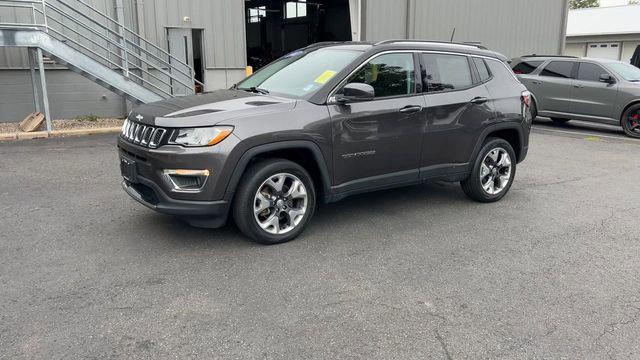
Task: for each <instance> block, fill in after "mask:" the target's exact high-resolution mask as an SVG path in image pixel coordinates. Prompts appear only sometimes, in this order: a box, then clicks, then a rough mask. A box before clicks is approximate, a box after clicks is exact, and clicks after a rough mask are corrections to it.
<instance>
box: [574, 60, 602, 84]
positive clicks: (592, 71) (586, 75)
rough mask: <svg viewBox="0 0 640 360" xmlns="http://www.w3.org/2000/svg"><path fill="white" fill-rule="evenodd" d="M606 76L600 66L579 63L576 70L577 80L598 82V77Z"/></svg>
mask: <svg viewBox="0 0 640 360" xmlns="http://www.w3.org/2000/svg"><path fill="white" fill-rule="evenodd" d="M602 74H608V72H607V71H606V70H605V69H603V68H602V66H599V65H596V64H591V63H580V69H579V70H578V80H585V81H600V75H602Z"/></svg>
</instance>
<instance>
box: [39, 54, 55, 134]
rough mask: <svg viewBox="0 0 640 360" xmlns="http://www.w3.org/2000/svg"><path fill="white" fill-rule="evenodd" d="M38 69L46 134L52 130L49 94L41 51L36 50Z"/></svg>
mask: <svg viewBox="0 0 640 360" xmlns="http://www.w3.org/2000/svg"><path fill="white" fill-rule="evenodd" d="M37 51H38V68H39V69H40V85H41V86H42V104H43V105H44V116H45V118H46V120H47V132H51V131H52V130H53V126H52V124H51V112H50V111H49V93H48V92H47V80H46V79H45V76H44V61H43V60H42V57H43V56H42V50H41V49H40V48H38V50H37Z"/></svg>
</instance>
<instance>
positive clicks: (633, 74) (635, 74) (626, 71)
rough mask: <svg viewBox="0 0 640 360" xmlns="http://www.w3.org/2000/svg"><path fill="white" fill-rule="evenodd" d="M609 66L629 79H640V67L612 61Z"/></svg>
mask: <svg viewBox="0 0 640 360" xmlns="http://www.w3.org/2000/svg"><path fill="white" fill-rule="evenodd" d="M608 65H609V67H610V68H611V69H612V70H613V71H615V73H616V74H618V75H620V76H621V77H622V78H623V79H625V80H627V81H640V69H638V68H637V67H635V66H633V65H630V64H625V63H610V64H608Z"/></svg>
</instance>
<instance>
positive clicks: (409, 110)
mask: <svg viewBox="0 0 640 360" xmlns="http://www.w3.org/2000/svg"><path fill="white" fill-rule="evenodd" d="M419 111H422V106H420V105H407V106H405V107H403V108H402V109H400V112H401V113H403V114H413V113H417V112H419Z"/></svg>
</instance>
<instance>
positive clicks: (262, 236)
mask: <svg viewBox="0 0 640 360" xmlns="http://www.w3.org/2000/svg"><path fill="white" fill-rule="evenodd" d="M529 104H530V97H529V92H528V91H527V90H526V89H525V87H524V86H523V85H522V84H521V83H520V82H519V81H518V80H517V79H516V77H515V75H514V74H513V72H512V71H511V69H510V68H509V66H508V65H507V63H506V59H505V58H504V57H503V56H502V55H499V54H497V53H494V52H491V51H487V50H483V49H480V48H478V47H475V46H470V45H464V44H452V43H437V42H420V41H383V42H379V43H376V44H373V43H338V44H336V43H332V44H316V45H313V46H310V47H307V48H304V49H302V50H299V51H295V52H293V53H291V54H288V55H286V56H284V57H282V58H280V59H278V60H276V61H274V62H273V63H271V64H270V65H268V66H266V67H264V68H263V69H261V70H260V71H258V72H256V73H255V74H254V75H252V76H251V77H249V78H247V79H245V80H244V81H242V82H240V83H238V84H237V85H235V86H233V87H232V88H231V89H228V90H219V91H213V92H210V93H205V94H201V95H194V96H187V97H178V98H173V99H169V100H165V101H160V102H157V103H152V104H146V105H142V106H140V107H138V108H137V109H135V110H134V111H132V112H131V114H130V115H129V117H128V119H127V120H126V122H125V125H124V126H123V129H122V134H121V135H120V137H119V140H118V148H119V154H120V166H121V172H122V176H123V177H124V180H123V182H122V187H123V188H124V190H125V191H126V192H127V193H128V194H129V195H130V196H131V197H133V198H134V199H135V200H137V201H138V202H140V203H142V204H143V205H145V206H147V207H149V208H151V209H154V210H156V211H159V212H162V213H166V214H172V215H175V216H178V217H180V218H183V219H185V220H186V221H188V222H189V223H191V224H192V225H194V226H201V227H210V228H215V227H220V226H222V225H224V224H225V223H226V221H227V218H228V216H229V215H230V214H231V216H232V217H233V219H234V220H235V223H236V224H237V226H238V228H239V229H240V230H241V231H242V232H243V233H244V234H246V235H247V236H249V237H250V238H252V239H253V240H255V241H258V242H260V243H265V244H275V243H281V242H285V241H289V240H291V239H293V238H295V237H296V236H298V235H299V234H300V233H301V232H302V231H303V229H304V228H305V226H306V225H307V224H308V223H309V221H310V219H311V217H312V216H313V214H314V209H315V207H316V204H317V203H320V202H332V201H337V200H340V199H342V198H344V197H347V196H350V195H354V194H357V193H362V192H368V191H375V190H381V189H386V188H392V187H398V186H405V185H411V184H417V183H421V182H424V181H429V180H445V181H456V182H457V181H459V182H461V183H462V189H463V190H464V192H465V193H466V194H467V195H468V196H469V197H471V198H472V199H475V200H477V201H481V202H493V201H498V200H500V199H501V198H502V197H503V196H505V194H507V192H508V191H509V188H510V187H511V184H512V183H513V180H514V176H515V173H516V164H517V163H519V162H521V161H522V160H524V158H525V156H526V155H527V150H528V144H529V131H530V125H531V114H530V110H529Z"/></svg>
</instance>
